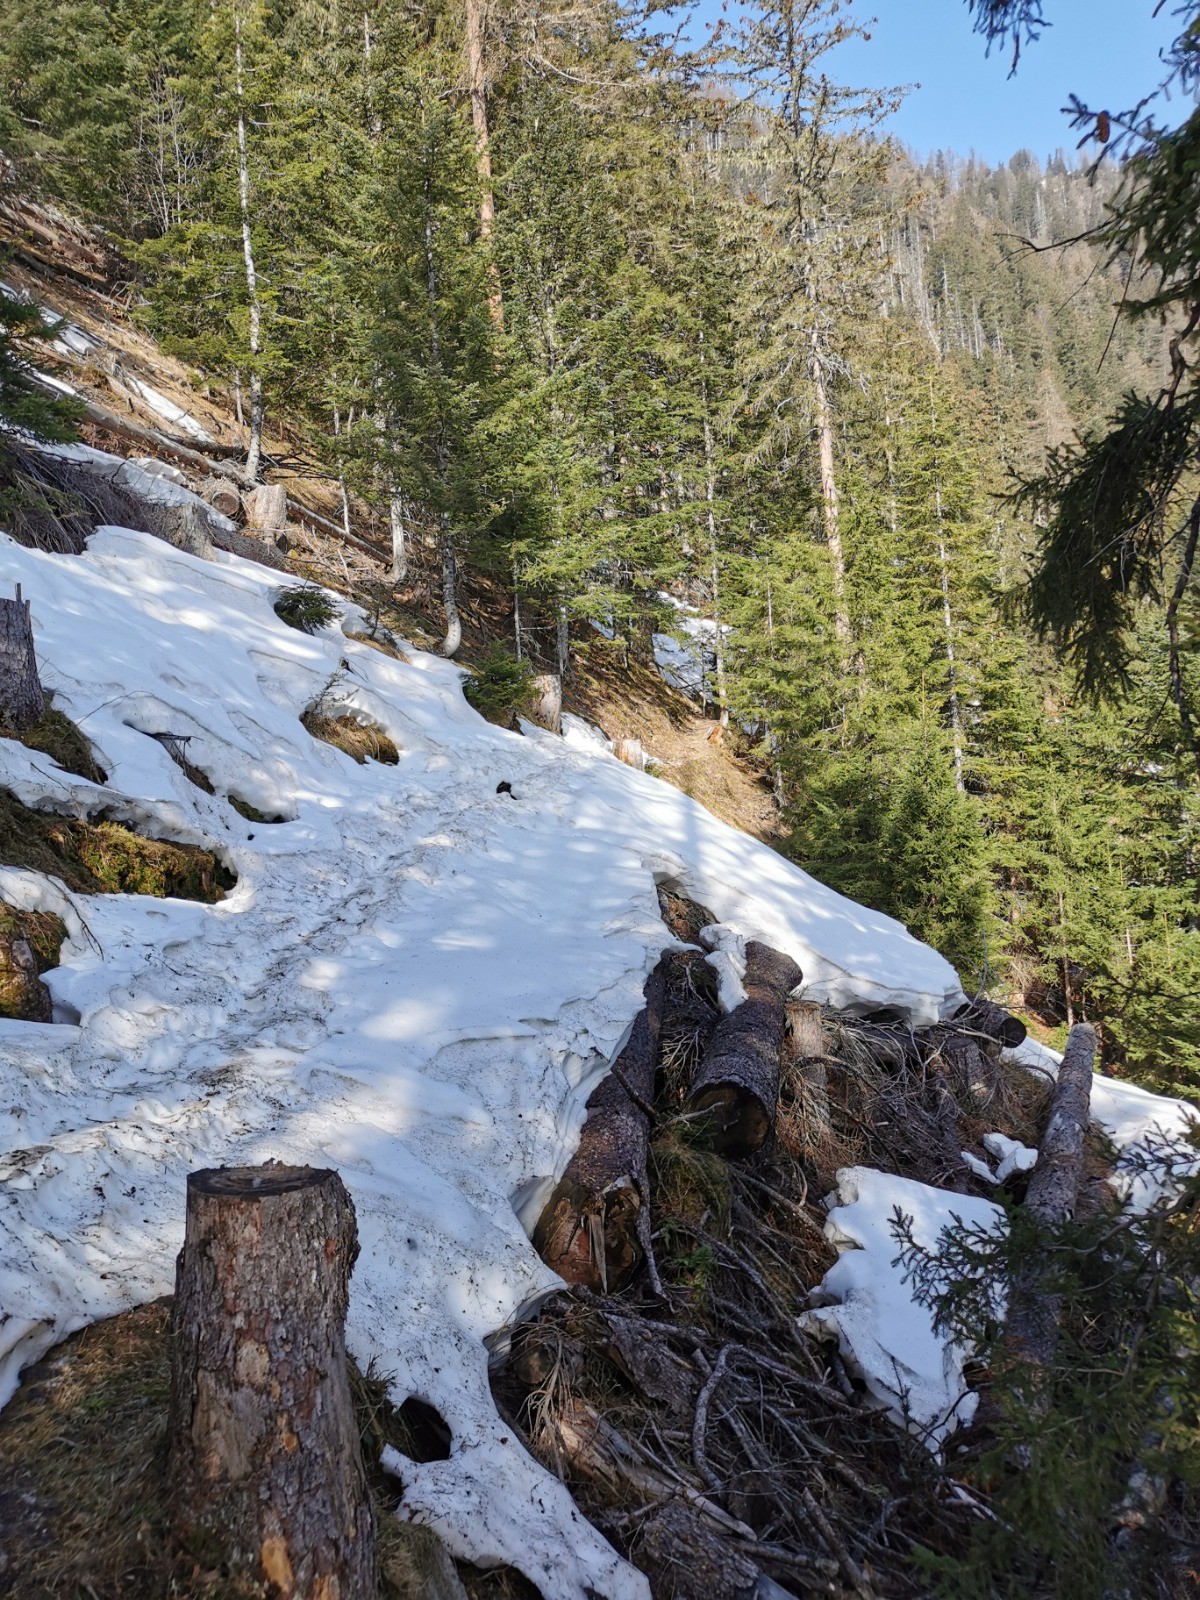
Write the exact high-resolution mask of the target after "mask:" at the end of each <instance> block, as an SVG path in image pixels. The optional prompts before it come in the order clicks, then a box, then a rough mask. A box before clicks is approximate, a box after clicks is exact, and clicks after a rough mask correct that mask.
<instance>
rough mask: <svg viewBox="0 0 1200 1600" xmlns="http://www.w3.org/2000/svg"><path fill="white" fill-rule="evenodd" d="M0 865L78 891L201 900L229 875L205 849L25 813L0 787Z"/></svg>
mask: <svg viewBox="0 0 1200 1600" xmlns="http://www.w3.org/2000/svg"><path fill="white" fill-rule="evenodd" d="M0 863H3V864H4V865H5V866H10V867H28V868H30V869H31V870H32V871H34V872H45V873H48V874H49V875H50V876H52V877H56V878H61V879H62V881H63V882H64V883H65V884H66V885H67V887H68V888H69V889H74V890H76V891H77V892H78V893H80V894H149V895H156V896H159V897H160V898H161V897H167V896H169V897H171V898H172V899H176V900H202V901H204V902H206V903H208V904H212V903H213V902H214V901H217V900H220V899H222V898H223V897H224V894H225V892H226V890H228V889H232V887H233V885H234V884H235V883H236V881H237V880H236V878H235V877H234V875H233V874H232V873H231V872H230V871H229V869H228V868H227V867H225V866H224V865H222V863H221V862H220V861H218V859H217V857H216V856H215V855H213V853H212V852H211V851H209V850H201V849H199V848H198V847H197V846H196V845H189V844H171V843H169V842H168V841H167V840H165V839H143V838H142V836H141V835H140V834H137V833H134V832H133V831H132V830H131V829H129V828H125V827H122V826H121V824H120V823H117V822H80V821H77V820H76V819H74V818H71V817H58V816H53V815H48V814H46V813H43V812H40V811H31V810H30V809H29V807H28V806H24V805H22V804H21V802H20V801H19V800H18V799H17V797H16V796H15V795H14V794H11V793H10V792H9V791H8V790H7V789H0Z"/></svg>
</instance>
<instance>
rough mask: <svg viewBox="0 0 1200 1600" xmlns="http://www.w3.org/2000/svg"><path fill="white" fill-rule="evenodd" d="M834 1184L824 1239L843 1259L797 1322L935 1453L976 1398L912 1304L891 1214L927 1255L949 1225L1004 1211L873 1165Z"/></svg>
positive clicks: (996, 1219)
mask: <svg viewBox="0 0 1200 1600" xmlns="http://www.w3.org/2000/svg"><path fill="white" fill-rule="evenodd" d="M981 1165H982V1163H981ZM835 1181H836V1183H837V1189H836V1191H835V1192H834V1194H832V1195H831V1196H830V1197H829V1200H828V1201H827V1202H826V1204H827V1205H828V1206H829V1207H830V1212H829V1220H828V1222H827V1223H826V1225H825V1234H826V1237H827V1238H828V1239H829V1240H830V1241H831V1243H833V1244H834V1245H835V1246H836V1247H837V1249H838V1250H839V1251H840V1252H841V1254H840V1255H839V1256H838V1259H837V1261H835V1262H834V1264H833V1266H832V1267H831V1268H830V1269H829V1271H828V1272H827V1273H826V1274H825V1277H824V1279H823V1281H822V1282H821V1284H820V1286H819V1287H818V1288H817V1289H815V1290H814V1291H813V1304H814V1309H813V1310H811V1311H809V1312H807V1313H806V1314H805V1316H804V1317H802V1318H801V1321H802V1322H803V1323H804V1324H806V1325H807V1326H808V1327H810V1328H812V1329H814V1330H815V1331H818V1332H821V1331H823V1332H825V1333H828V1334H832V1335H833V1336H834V1337H835V1338H836V1339H837V1342H838V1347H839V1349H840V1351H841V1353H842V1356H843V1358H844V1359H845V1360H846V1362H847V1364H848V1365H849V1366H850V1368H851V1370H852V1371H854V1372H857V1373H858V1374H859V1375H860V1376H861V1377H862V1379H863V1380H864V1382H865V1383H866V1386H867V1389H868V1392H869V1393H870V1394H871V1395H873V1396H874V1398H875V1399H876V1400H877V1401H878V1403H879V1404H880V1405H881V1406H882V1407H883V1408H884V1409H885V1410H887V1411H888V1413H889V1414H890V1415H891V1416H892V1417H893V1418H894V1419H895V1421H897V1422H898V1423H900V1424H901V1426H904V1427H908V1428H909V1429H911V1430H912V1431H913V1432H915V1433H918V1434H920V1436H921V1437H922V1439H923V1440H924V1441H925V1443H926V1444H927V1445H928V1446H929V1447H930V1449H937V1448H939V1447H940V1445H941V1444H942V1442H943V1440H944V1439H945V1438H946V1436H947V1435H948V1434H949V1433H951V1432H953V1430H954V1429H955V1428H957V1427H959V1426H960V1425H962V1424H965V1423H967V1422H969V1421H970V1420H971V1417H972V1416H973V1415H974V1413H975V1406H976V1403H977V1401H976V1396H975V1395H973V1394H971V1393H970V1392H969V1391H968V1390H967V1386H966V1381H965V1379H964V1378H963V1359H964V1356H965V1355H966V1354H967V1352H966V1351H964V1350H963V1348H962V1346H961V1345H959V1344H957V1343H956V1342H955V1341H954V1340H952V1339H950V1338H948V1337H947V1336H946V1335H945V1334H943V1333H940V1332H937V1331H935V1329H934V1326H933V1315H932V1313H931V1312H930V1311H928V1310H926V1308H925V1307H924V1306H921V1305H918V1304H917V1303H916V1302H915V1301H914V1300H913V1298H912V1293H911V1290H910V1288H909V1285H908V1283H907V1282H906V1280H905V1275H904V1269H903V1267H902V1266H901V1265H900V1264H899V1262H898V1260H897V1257H898V1255H899V1251H900V1246H899V1244H898V1243H897V1240H896V1235H895V1233H894V1232H893V1228H892V1219H893V1217H894V1215H895V1213H896V1211H897V1209H898V1210H899V1211H901V1212H902V1213H903V1214H904V1215H905V1216H906V1217H909V1218H910V1219H911V1222H912V1236H913V1239H914V1241H915V1242H916V1243H917V1244H918V1245H920V1246H922V1247H923V1248H924V1249H927V1250H932V1249H933V1248H934V1247H935V1246H936V1245H937V1242H938V1239H939V1237H940V1235H941V1234H942V1232H943V1231H944V1229H946V1228H948V1227H950V1226H951V1225H952V1224H953V1223H954V1222H955V1221H956V1220H961V1221H963V1222H965V1223H967V1224H968V1225H969V1226H979V1227H984V1228H987V1227H990V1226H992V1225H999V1224H1000V1222H1001V1219H1002V1218H1003V1215H1004V1213H1003V1212H1002V1211H1001V1210H1000V1208H999V1207H998V1206H995V1205H993V1204H992V1202H991V1201H990V1200H976V1199H973V1198H972V1197H970V1196H969V1195H961V1194H951V1193H949V1192H948V1191H947V1190H944V1189H933V1188H930V1187H929V1185H928V1184H924V1183H916V1182H915V1181H914V1180H913V1179H911V1178H900V1177H897V1176H895V1174H893V1173H887V1172H876V1171H874V1170H873V1169H872V1168H871V1167H843V1168H842V1169H841V1170H840V1171H839V1172H838V1173H837V1176H836V1180H835Z"/></svg>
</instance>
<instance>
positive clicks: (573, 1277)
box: [533, 1173, 643, 1294]
mask: <svg viewBox="0 0 1200 1600" xmlns="http://www.w3.org/2000/svg"><path fill="white" fill-rule="evenodd" d="M641 1209H642V1197H641V1195H640V1194H639V1193H638V1191H637V1189H636V1187H635V1186H634V1185H633V1184H632V1183H617V1184H613V1185H612V1186H611V1187H609V1188H608V1189H606V1190H605V1191H604V1192H603V1193H602V1194H599V1195H597V1194H595V1193H594V1192H593V1191H591V1190H589V1189H586V1188H584V1187H583V1185H581V1184H579V1183H577V1182H576V1181H575V1180H574V1179H573V1178H572V1177H571V1176H570V1174H569V1173H568V1174H566V1175H564V1176H563V1177H562V1178H561V1179H560V1180H559V1182H558V1185H557V1187H556V1188H555V1190H554V1193H553V1194H552V1195H551V1196H550V1199H549V1201H548V1202H547V1204H546V1207H545V1209H544V1210H543V1212H542V1214H541V1216H540V1217H539V1218H538V1223H537V1227H536V1228H535V1229H534V1233H533V1247H534V1249H535V1250H536V1251H537V1252H538V1254H539V1255H540V1256H541V1258H542V1260H543V1261H544V1262H545V1263H546V1265H547V1266H548V1267H549V1268H550V1270H551V1271H552V1272H557V1273H558V1275H559V1277H560V1278H562V1279H563V1281H564V1282H565V1283H570V1284H573V1285H575V1286H576V1287H578V1288H584V1289H590V1290H591V1291H592V1292H593V1293H594V1294H613V1293H615V1292H616V1291H617V1290H618V1289H621V1288H624V1286H625V1285H626V1284H627V1283H629V1282H630V1280H631V1279H632V1278H633V1276H634V1274H635V1273H636V1272H637V1270H638V1268H639V1267H640V1266H641V1264H642V1259H643V1252H642V1247H641V1243H640V1241H639V1239H638V1216H639V1213H640V1211H641Z"/></svg>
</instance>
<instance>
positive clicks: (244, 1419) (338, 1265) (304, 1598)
mask: <svg viewBox="0 0 1200 1600" xmlns="http://www.w3.org/2000/svg"><path fill="white" fill-rule="evenodd" d="M357 1254H358V1239H357V1230H356V1227H355V1219H354V1207H353V1204H352V1202H351V1200H350V1197H349V1195H348V1194H347V1193H346V1190H345V1187H344V1186H343V1184H342V1181H341V1179H340V1178H339V1177H338V1175H337V1173H336V1172H332V1171H329V1170H317V1169H314V1168H311V1167H287V1166H281V1165H277V1164H275V1163H270V1164H268V1165H267V1166H265V1167H233V1168H217V1169H212V1170H207V1171H203V1172H193V1173H191V1174H190V1175H189V1177H188V1184H187V1229H186V1235H185V1239H184V1246H183V1250H182V1251H181V1252H180V1255H179V1261H178V1264H177V1267H176V1288H175V1307H174V1312H173V1318H172V1372H171V1422H170V1452H171V1455H170V1473H171V1482H172V1485H173V1494H174V1524H175V1535H176V1538H177V1539H178V1540H180V1541H181V1542H182V1543H183V1544H184V1545H185V1547H186V1545H187V1543H188V1542H189V1540H191V1539H194V1537H195V1530H197V1529H202V1530H203V1531H204V1534H205V1536H206V1538H207V1539H210V1540H215V1541H217V1542H218V1543H219V1545H220V1546H221V1547H222V1550H223V1553H224V1557H225V1559H226V1560H228V1561H229V1562H230V1563H231V1564H232V1565H233V1567H234V1568H235V1570H239V1569H240V1570H242V1571H246V1572H251V1573H253V1574H254V1576H255V1577H256V1578H257V1579H259V1580H260V1581H262V1580H265V1581H266V1582H267V1583H269V1584H271V1585H272V1586H273V1588H272V1593H273V1594H275V1595H276V1597H277V1600H375V1597H376V1596H377V1594H378V1578H377V1573H376V1560H375V1528H374V1521H373V1517H372V1511H371V1501H370V1497H369V1494H368V1491H367V1483H366V1476H365V1473H364V1470H363V1463H362V1453H361V1448H360V1444H359V1435H358V1427H357V1424H356V1422H355V1417H354V1410H353V1405H352V1402H351V1398H350V1384H349V1376H348V1373H347V1368H346V1347H345V1339H344V1326H345V1317H346V1304H347V1299H348V1291H349V1282H350V1272H351V1268H352V1267H353V1264H354V1260H355V1257H356V1256H357Z"/></svg>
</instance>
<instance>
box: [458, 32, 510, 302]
mask: <svg viewBox="0 0 1200 1600" xmlns="http://www.w3.org/2000/svg"><path fill="white" fill-rule="evenodd" d="M466 45H467V81H468V84H469V92H470V96H471V122H472V125H473V127H474V129H475V164H476V170H477V172H478V174H479V237H480V239H481V240H482V241H483V243H484V244H485V245H486V244H488V243H490V241H491V237H492V233H493V231H494V230H495V226H496V198H495V194H494V192H493V189H492V146H491V137H490V134H489V132H488V115H487V74H486V73H485V72H484V65H483V18H482V16H481V15H480V3H479V0H466ZM488 311H489V312H490V314H491V318H492V321H493V323H494V324H495V326H496V328H497V329H498V330H502V329H503V327H504V302H503V300H502V299H501V297H500V275H499V273H498V272H497V271H496V265H495V262H492V263H491V264H490V265H489V267H488Z"/></svg>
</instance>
